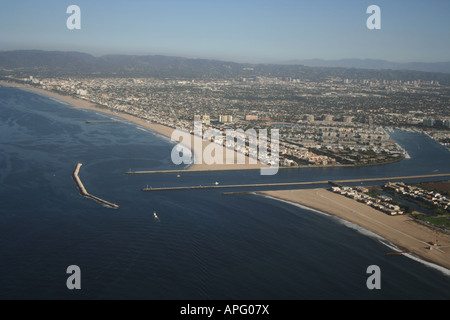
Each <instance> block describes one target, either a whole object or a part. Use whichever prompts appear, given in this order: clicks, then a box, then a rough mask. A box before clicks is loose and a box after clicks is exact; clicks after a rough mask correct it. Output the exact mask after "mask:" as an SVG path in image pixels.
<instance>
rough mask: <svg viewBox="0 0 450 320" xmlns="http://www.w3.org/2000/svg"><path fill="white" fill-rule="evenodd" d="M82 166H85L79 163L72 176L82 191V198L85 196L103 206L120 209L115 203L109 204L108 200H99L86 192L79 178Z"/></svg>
mask: <svg viewBox="0 0 450 320" xmlns="http://www.w3.org/2000/svg"><path fill="white" fill-rule="evenodd" d="M82 165H83V164H82V163H78V164H77V165H76V167H75V171H74V172H73V174H72V177H73V179H74V180H75V183H76V184H77V187H78V189H79V190H80V194H81V195H82V196H84V197H87V198H91V199H93V200H95V201H97V202H99V203H101V204H103V205H105V206H107V207H110V208H113V209H119V206H118V205H117V204H114V203H111V202H108V201H106V200H103V199H100V198H98V197H96V196H93V195H91V194H90V193H88V192H87V191H86V188H85V187H84V185H83V183H82V182H81V180H80V177H79V172H80V168H81V166H82Z"/></svg>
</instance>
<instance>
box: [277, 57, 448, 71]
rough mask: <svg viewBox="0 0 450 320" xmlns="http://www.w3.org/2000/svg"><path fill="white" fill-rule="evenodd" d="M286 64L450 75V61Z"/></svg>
mask: <svg viewBox="0 0 450 320" xmlns="http://www.w3.org/2000/svg"><path fill="white" fill-rule="evenodd" d="M286 64H301V65H304V66H309V67H331V68H357V69H376V70H383V69H384V70H412V71H424V72H443V73H450V61H448V62H429V63H428V62H408V63H398V62H391V61H387V60H376V59H340V60H323V59H309V60H294V61H288V62H287V63H286Z"/></svg>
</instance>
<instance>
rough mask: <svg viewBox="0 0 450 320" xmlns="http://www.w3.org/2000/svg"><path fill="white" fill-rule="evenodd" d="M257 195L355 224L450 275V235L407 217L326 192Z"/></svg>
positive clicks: (262, 193)
mask: <svg viewBox="0 0 450 320" xmlns="http://www.w3.org/2000/svg"><path fill="white" fill-rule="evenodd" d="M256 193H257V194H260V195H263V196H268V197H272V198H275V199H276V200H282V201H287V202H290V203H292V204H299V205H302V206H305V207H308V208H310V209H314V210H318V211H320V212H323V213H326V214H329V215H331V216H335V217H338V218H340V219H343V220H345V221H348V222H350V223H353V224H355V225H357V226H359V227H361V228H363V229H366V230H368V231H370V232H372V233H374V234H376V235H378V236H380V237H382V238H384V239H386V240H387V241H389V242H391V243H392V244H394V245H395V246H397V247H398V248H400V249H401V251H407V252H409V254H412V255H415V256H417V257H419V258H421V259H423V260H424V261H427V262H430V263H433V264H435V265H438V266H440V267H443V268H445V269H447V271H449V273H450V235H447V234H445V233H442V232H438V231H436V230H432V229H431V228H429V227H427V226H425V225H422V224H419V223H417V222H416V221H414V220H413V219H412V218H410V217H408V216H406V215H400V216H388V215H386V214H384V213H382V212H380V211H378V210H376V209H374V208H371V207H369V206H367V205H365V204H363V203H360V202H358V201H356V200H353V199H349V198H346V197H344V196H342V195H339V194H335V193H333V192H331V191H328V190H326V189H323V188H318V189H303V190H282V191H261V192H256ZM431 241H433V242H437V243H438V244H439V246H431V245H430V243H429V242H431ZM430 247H432V249H431V250H430ZM441 247H442V248H441Z"/></svg>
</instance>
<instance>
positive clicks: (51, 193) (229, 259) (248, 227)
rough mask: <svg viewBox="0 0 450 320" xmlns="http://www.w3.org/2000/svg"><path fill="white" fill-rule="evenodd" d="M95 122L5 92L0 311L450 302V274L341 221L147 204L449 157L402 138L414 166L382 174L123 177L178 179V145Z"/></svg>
mask: <svg viewBox="0 0 450 320" xmlns="http://www.w3.org/2000/svg"><path fill="white" fill-rule="evenodd" d="M88 119H89V120H95V119H99V120H100V119H108V117H106V116H104V115H101V114H97V113H95V112H92V111H84V110H76V109H73V108H72V107H70V106H68V105H65V104H62V103H60V102H57V101H55V100H51V99H49V98H47V97H43V96H40V95H37V94H34V93H30V92H26V91H22V90H18V89H12V88H5V87H0V182H1V183H0V201H1V206H0V299H157V300H159V299H221V300H222V299H275V300H276V299H286V300H297V299H449V298H450V275H449V271H448V270H443V269H442V268H439V267H436V266H433V265H430V264H427V263H425V262H423V261H420V260H417V259H411V258H408V257H405V256H386V255H385V254H386V253H387V252H390V251H392V250H393V249H392V247H391V244H389V243H388V242H386V241H385V240H384V239H382V238H380V237H377V236H376V235H374V234H371V233H369V232H367V231H365V230H363V229H361V228H358V227H356V226H354V225H352V224H349V223H346V222H344V221H342V220H339V219H337V218H335V217H332V216H328V215H325V214H322V213H319V212H316V211H314V210H310V209H308V208H304V207H301V206H298V205H293V204H290V203H286V202H282V201H278V200H274V199H271V198H268V197H263V196H260V195H253V194H243V195H233V196H230V195H223V194H222V192H223V191H224V190H220V189H219V190H214V189H210V190H182V191H167V192H142V191H141V190H140V189H141V188H142V187H145V186H147V185H149V186H154V187H161V186H183V185H206V184H213V183H214V182H215V181H220V183H221V184H245V183H272V182H295V181H314V180H316V181H321V180H334V179H352V178H358V177H367V178H369V177H383V176H401V175H409V174H411V175H415V174H426V173H444V172H445V173H447V172H450V162H449V160H450V156H449V153H448V152H447V151H446V150H445V149H444V148H443V147H441V146H439V145H438V144H436V143H434V142H433V141H432V140H431V139H429V138H428V137H426V136H424V135H420V134H416V133H407V132H401V131H397V132H395V134H394V137H395V139H396V140H397V141H398V142H399V143H400V144H401V145H402V146H404V147H405V148H407V150H408V152H409V154H410V155H411V159H408V160H403V161H401V162H398V163H394V164H390V165H385V166H380V167H364V168H306V169H296V170H280V171H279V173H278V174H277V175H276V176H261V175H260V174H259V171H245V172H242V171H239V172H206V173H194V172H182V173H181V177H179V178H178V177H177V176H176V174H156V175H126V174H124V173H125V172H126V171H128V170H129V169H132V170H141V169H144V170H165V169H177V168H178V167H177V166H175V165H174V164H172V162H171V160H170V153H171V150H172V148H173V146H174V144H173V143H171V142H170V141H169V139H167V138H164V137H161V136H160V135H158V134H155V133H152V132H149V131H145V130H143V129H142V128H138V127H137V126H136V125H133V124H127V123H119V122H114V123H106V122H105V123H91V124H87V123H86V120H88ZM78 162H81V163H83V167H82V169H81V172H80V177H81V179H82V181H83V183H84V185H85V187H86V189H87V190H88V191H89V192H90V193H91V194H93V195H96V196H98V197H100V198H103V199H105V200H107V201H110V202H113V203H117V204H118V205H120V209H118V210H114V209H110V208H107V207H103V206H101V205H100V204H99V203H97V202H95V201H92V200H90V199H87V198H84V197H82V196H80V194H79V192H78V189H77V188H76V186H75V183H74V181H73V179H72V177H71V175H72V172H73V170H74V167H75V165H76V163H78ZM239 190H241V189H240V188H236V189H233V190H225V191H239ZM243 190H244V189H243ZM154 211H156V212H157V214H158V217H159V220H156V219H154V216H153V212H154ZM70 265H78V266H79V267H80V269H81V286H82V289H81V290H68V289H67V287H66V280H67V278H68V276H69V275H68V274H66V269H67V267H68V266H70ZM370 265H378V266H379V267H380V269H381V290H369V289H368V288H367V286H366V281H367V278H368V277H369V275H368V274H367V273H366V270H367V267H368V266H370Z"/></svg>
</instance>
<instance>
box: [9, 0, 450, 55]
mask: <svg viewBox="0 0 450 320" xmlns="http://www.w3.org/2000/svg"><path fill="white" fill-rule="evenodd" d="M73 4H74V5H78V6H79V7H80V9H81V30H69V29H68V28H67V27H66V20H67V18H68V17H69V16H70V14H67V13H66V9H67V7H68V6H69V5H73ZM372 4H375V5H378V6H379V7H380V8H381V30H369V29H368V28H367V27H366V20H367V18H368V17H369V14H367V13H366V9H367V7H368V6H369V5H372ZM449 17H450V1H448V0H427V1H425V0H422V1H418V0H408V1H406V0H373V1H365V0H308V1H306V0H272V1H267V0H247V1H246V0H239V1H235V0H226V1H223V0H202V1H200V0H194V1H189V0H180V1H173V0H130V1H113V0H111V1H106V0H71V1H65V0H50V1H48V0H40V1H36V0H15V1H12V0H10V1H2V4H1V11H0V50H14V49H42V50H63V51H69V50H70V51H82V52H87V53H91V54H94V55H97V56H98V55H103V54H110V53H123V54H164V55H176V56H185V57H198V58H214V59H226V60H231V61H238V62H284V61H289V60H295V59H313V58H320V59H342V58H372V59H386V60H390V61H396V62H412V61H424V62H436V61H449V60H450V18H449Z"/></svg>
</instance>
